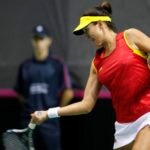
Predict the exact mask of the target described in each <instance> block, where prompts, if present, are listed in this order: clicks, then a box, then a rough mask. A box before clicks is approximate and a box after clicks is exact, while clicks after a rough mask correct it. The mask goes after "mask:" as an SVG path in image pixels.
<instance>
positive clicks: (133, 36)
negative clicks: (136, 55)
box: [125, 29, 150, 69]
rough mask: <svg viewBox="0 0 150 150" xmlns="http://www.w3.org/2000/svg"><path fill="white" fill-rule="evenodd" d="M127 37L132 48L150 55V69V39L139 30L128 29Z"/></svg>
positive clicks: (149, 64) (148, 59) (149, 59)
mask: <svg viewBox="0 0 150 150" xmlns="http://www.w3.org/2000/svg"><path fill="white" fill-rule="evenodd" d="M125 35H126V38H127V40H128V42H129V44H130V46H131V47H133V48H135V49H139V50H142V51H144V52H146V53H148V58H147V62H148V67H149V69H150V55H149V54H150V37H149V36H147V35H145V34H144V33H143V32H141V31H139V30H137V29H128V30H126V31H125Z"/></svg>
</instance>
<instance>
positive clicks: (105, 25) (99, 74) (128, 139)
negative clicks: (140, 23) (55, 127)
mask: <svg viewBox="0 0 150 150" xmlns="http://www.w3.org/2000/svg"><path fill="white" fill-rule="evenodd" d="M111 14H112V10H111V5H110V4H109V3H108V2H106V1H104V2H102V3H101V5H100V6H96V7H93V8H92V9H90V10H88V11H87V12H86V13H84V14H83V16H82V17H81V18H80V24H79V25H78V26H77V28H75V30H74V31H73V32H74V34H76V35H81V34H85V35H87V37H88V38H89V39H90V40H92V41H93V42H94V43H95V45H96V46H97V47H98V50H97V52H96V55H95V57H94V59H93V61H92V64H91V70H90V75H89V79H88V81H87V85H86V88H85V94H84V98H83V100H82V101H80V102H78V103H75V104H71V105H68V106H65V107H61V108H60V107H57V108H50V109H48V110H46V111H41V116H38V115H37V112H34V113H33V114H32V121H33V122H34V123H36V124H40V123H42V122H43V121H45V120H47V119H48V118H55V117H60V116H70V115H80V114H86V113H89V112H91V110H92V109H93V107H94V105H95V103H96V101H97V94H98V93H99V91H100V89H101V87H102V85H105V86H106V87H107V88H108V89H109V90H110V92H111V95H112V102H113V107H114V109H115V112H116V123H115V128H116V133H115V143H114V149H117V150H150V70H149V69H148V64H147V53H149V52H150V38H149V37H148V36H147V35H145V34H144V33H142V32H141V31H139V30H137V29H133V28H131V29H127V30H125V31H123V32H119V33H116V31H115V28H114V24H113V23H112V18H111ZM148 62H149V61H148Z"/></svg>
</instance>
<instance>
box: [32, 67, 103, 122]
mask: <svg viewBox="0 0 150 150" xmlns="http://www.w3.org/2000/svg"><path fill="white" fill-rule="evenodd" d="M101 87H102V85H101V84H100V82H99V81H98V77H97V73H96V70H95V68H94V66H93V64H92V65H91V69H90V75H89V78H88V81H87V85H86V88H85V92H84V97H83V100H82V101H80V102H77V103H74V104H71V105H68V106H65V107H61V108H60V109H59V110H58V115H59V116H72V115H80V114H87V113H89V112H91V111H92V109H93V107H94V106H95V103H96V101H97V95H98V93H99V91H100V88H101ZM36 114H38V113H37V112H34V113H33V114H32V121H33V122H34V123H36V124H41V123H42V122H43V121H45V120H46V119H48V111H41V115H36Z"/></svg>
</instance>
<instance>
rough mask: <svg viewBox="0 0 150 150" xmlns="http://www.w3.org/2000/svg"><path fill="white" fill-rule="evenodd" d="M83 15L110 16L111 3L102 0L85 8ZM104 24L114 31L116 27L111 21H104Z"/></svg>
mask: <svg viewBox="0 0 150 150" xmlns="http://www.w3.org/2000/svg"><path fill="white" fill-rule="evenodd" d="M83 16H109V17H111V18H112V8H111V4H110V3H109V2H108V1H107V0H103V1H102V2H101V3H100V5H98V6H95V7H93V8H91V9H89V10H87V11H86V12H85V13H84V14H83ZM106 24H107V26H108V27H109V28H110V29H111V30H113V31H116V27H115V24H114V23H113V22H108V21H106Z"/></svg>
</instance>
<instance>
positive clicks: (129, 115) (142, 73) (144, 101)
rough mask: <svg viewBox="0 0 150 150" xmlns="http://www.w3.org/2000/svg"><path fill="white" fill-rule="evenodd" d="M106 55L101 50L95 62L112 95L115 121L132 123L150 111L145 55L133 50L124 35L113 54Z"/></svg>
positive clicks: (149, 90) (119, 37) (148, 78)
mask: <svg viewBox="0 0 150 150" xmlns="http://www.w3.org/2000/svg"><path fill="white" fill-rule="evenodd" d="M141 42H142V41H141ZM103 56H104V51H103V52H100V51H99V50H98V51H97V52H96V55H95V57H94V60H93V63H94V66H95V68H96V70H97V75H98V79H99V81H100V82H101V83H102V84H103V85H105V86H106V87H107V88H108V89H109V90H110V92H111V95H112V102H113V107H114V109H115V112H116V120H117V121H118V122H121V123H126V122H132V121H135V120H136V119H138V118H139V117H140V116H142V115H143V114H145V113H147V112H150V70H149V69H148V67H147V61H146V55H145V53H143V52H142V51H140V50H136V49H132V48H131V47H130V45H129V44H128V41H127V40H126V38H125V34H124V33H123V32H121V33H118V34H117V36H116V48H115V49H114V51H113V52H112V53H111V54H110V55H109V56H108V57H103Z"/></svg>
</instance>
